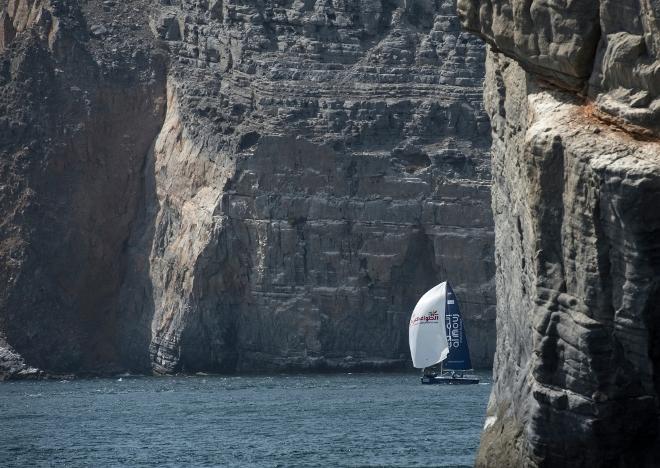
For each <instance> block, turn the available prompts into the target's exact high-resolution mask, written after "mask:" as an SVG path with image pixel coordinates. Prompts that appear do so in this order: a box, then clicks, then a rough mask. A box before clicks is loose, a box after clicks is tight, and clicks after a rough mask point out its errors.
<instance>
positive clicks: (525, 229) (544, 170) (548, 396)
mask: <svg viewBox="0 0 660 468" xmlns="http://www.w3.org/2000/svg"><path fill="white" fill-rule="evenodd" d="M458 8H459V12H460V13H461V15H462V20H463V22H464V24H465V25H466V26H467V27H468V28H470V29H472V30H474V31H476V32H477V33H478V34H481V35H482V36H483V37H484V39H486V40H487V41H488V42H490V43H491V44H493V45H494V46H495V47H496V49H497V52H495V51H493V52H489V54H488V60H487V78H486V85H485V93H484V96H485V106H486V109H487V112H488V114H489V115H490V118H491V123H492V128H493V211H494V216H495V239H496V241H495V244H496V249H495V258H496V266H497V274H496V278H497V302H498V305H497V328H498V332H497V333H498V338H497V351H496V357H495V370H494V378H495V383H494V388H493V392H492V395H491V400H490V404H489V409H488V415H487V419H486V425H485V428H484V433H483V437H482V441H481V448H480V453H479V458H478V460H477V465H478V466H490V467H500V466H569V467H596V466H598V467H610V466H630V467H639V466H649V467H652V466H658V464H659V463H660V454H659V453H658V447H659V446H660V445H659V444H658V435H659V428H658V422H659V412H658V395H659V392H660V379H659V375H660V351H659V350H660V333H659V330H660V305H659V304H660V302H659V300H660V211H659V210H658V204H659V203H660V143H659V142H658V141H659V140H658V136H657V130H658V127H657V125H658V119H657V96H658V94H657V87H658V86H659V84H660V80H659V79H658V76H657V74H656V72H655V70H657V66H658V65H657V64H658V62H657V49H656V47H657V46H656V42H657V38H658V37H660V36H659V31H658V26H657V24H658V23H657V21H658V18H660V16H659V14H660V3H658V2H657V1H647V2H638V1H632V0H626V1H618V2H610V1H601V2H597V1H577V2H570V4H564V3H562V2H522V1H520V2H518V1H493V2H490V1H468V0H466V1H463V0H459V2H458Z"/></svg>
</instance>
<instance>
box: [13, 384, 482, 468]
mask: <svg viewBox="0 0 660 468" xmlns="http://www.w3.org/2000/svg"><path fill="white" fill-rule="evenodd" d="M121 378H122V379H123V380H122V381H121V382H119V381H117V379H116V378H115V379H90V380H75V381H66V383H67V385H66V387H63V385H62V383H60V382H52V381H51V382H17V383H12V384H10V385H0V405H1V407H2V409H1V410H0V411H1V412H2V423H3V430H2V431H0V466H2V467H8V468H9V467H19V466H21V467H22V466H30V465H42V466H44V465H45V466H49V465H66V466H73V467H77V466H81V467H82V466H108V465H114V466H117V465H119V466H122V465H134V466H145V467H150V466H154V467H156V466H158V467H161V466H182V465H195V466H241V465H242V466H286V467H289V466H338V465H342V466H346V465H352V466H362V465H365V466H374V465H377V466H428V465H433V466H446V467H447V466H471V465H472V463H473V462H474V454H475V451H476V448H477V445H478V441H479V433H480V430H481V427H482V426H483V423H484V414H485V407H486V403H487V400H488V393H489V387H488V382H489V381H488V380H487V381H486V382H484V383H486V385H473V386H466V387H465V388H462V389H459V387H443V386H422V385H420V384H419V380H418V377H417V376H416V375H413V374H398V375H393V374H390V375H382V374H355V375H331V376H328V375H319V376H314V375H304V376H267V377H244V376H241V377H218V376H208V375H200V376H191V377H135V376H129V375H122V376H121ZM482 378H484V377H483V376H482ZM64 388H66V390H64ZM27 402H29V406H26V403H27Z"/></svg>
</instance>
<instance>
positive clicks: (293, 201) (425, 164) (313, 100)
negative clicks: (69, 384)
mask: <svg viewBox="0 0 660 468" xmlns="http://www.w3.org/2000/svg"><path fill="white" fill-rule="evenodd" d="M22 5H23V6H22V7H21V9H20V11H21V12H22V13H20V15H19V14H17V13H15V12H14V11H13V10H12V11H11V12H9V13H8V14H10V15H12V18H11V19H12V27H14V26H13V25H14V24H19V22H18V20H17V18H19V17H20V18H23V17H25V18H26V20H25V21H24V22H21V23H20V24H21V28H16V31H18V32H17V33H16V34H15V35H12V34H13V33H12V34H6V35H5V36H7V37H9V39H8V41H10V42H11V44H10V46H9V47H8V48H7V49H6V50H5V51H4V53H5V54H6V55H4V56H3V58H4V60H5V61H2V62H0V63H7V64H9V65H8V67H7V68H6V70H5V68H2V65H0V87H1V88H2V89H1V91H2V96H4V97H3V100H0V116H5V117H0V141H3V146H2V148H0V151H2V155H1V156H2V157H1V158H0V177H1V179H2V180H1V184H0V185H2V186H5V187H7V188H6V189H4V190H3V191H0V211H1V212H2V214H3V216H2V221H0V281H1V284H3V288H0V332H1V333H3V334H4V335H6V342H7V345H8V346H11V349H12V350H13V351H12V353H15V354H16V355H19V356H21V359H23V360H24V362H25V365H26V366H33V367H38V368H40V369H42V370H44V371H47V372H49V373H52V372H85V373H108V372H115V371H118V370H125V369H130V370H137V371H141V372H148V371H152V370H153V371H155V372H158V373H169V372H177V371H195V370H204V371H222V372H233V371H243V370H249V371H256V370H260V369H262V370H263V369H266V370H294V369H295V370H324V369H338V370H343V369H392V368H402V367H404V366H406V365H408V364H407V361H408V349H407V340H406V335H407V332H406V330H407V327H406V325H407V319H408V315H409V313H410V311H411V309H412V307H413V305H414V303H415V301H416V300H417V298H418V297H419V295H420V294H421V293H422V292H424V290H426V289H427V288H429V287H431V286H432V285H434V284H435V283H437V282H439V281H441V280H443V279H445V278H448V279H450V280H451V281H452V282H453V284H454V286H455V289H456V291H457V293H458V294H459V298H460V299H462V301H463V306H464V307H463V308H464V311H465V315H466V319H467V327H468V333H469V334H470V337H471V339H472V340H471V341H472V343H473V360H474V362H475V364H477V365H479V366H485V365H489V364H490V362H491V359H492V351H493V348H494V319H493V316H494V281H493V278H494V266H493V258H492V248H493V227H492V215H491V213H490V167H489V155H488V151H489V147H490V129H489V125H488V121H487V117H486V115H485V113H484V111H483V108H482V97H481V95H482V85H481V82H482V78H483V73H484V69H483V58H484V49H483V46H482V45H481V43H480V42H479V41H478V40H477V39H476V38H473V37H471V36H470V35H469V34H467V33H464V32H462V31H461V30H460V26H459V23H458V19H457V17H456V16H455V13H454V4H453V2H451V1H440V2H407V1H406V2H404V1H394V2H389V1H388V2H383V1H376V0H370V1H364V2H320V1H318V2H314V1H312V2H308V1H305V2H302V1H300V2H299V1H294V2H279V1H278V2H275V1H265V2H262V1H247V2H245V1H241V2H238V1H228V0H224V1H222V2H212V1H188V0H186V1H183V2H171V1H167V2H165V1H161V2H160V3H154V2H147V1H146V0H145V1H141V0H137V1H135V2H131V4H130V5H127V4H125V2H124V3H122V2H116V4H115V5H114V6H113V7H112V8H107V5H104V4H103V3H102V2H100V1H90V2H85V3H84V4H81V5H82V6H81V5H78V4H77V3H75V2H67V9H63V8H60V7H61V6H62V5H61V4H59V3H58V7H57V8H54V7H53V6H52V5H51V4H50V2H48V1H46V0H39V1H37V2H23V3H22ZM104 7H105V8H104ZM33 8H34V9H35V10H34V11H37V10H39V11H42V12H44V11H48V12H51V14H52V15H54V17H53V21H52V28H51V29H47V28H46V27H45V25H46V23H45V22H43V21H42V22H41V23H40V22H37V21H36V19H35V18H36V16H35V15H33V14H28V13H25V10H26V9H27V10H30V9H33ZM8 11H9V10H8ZM30 11H31V10H30ZM64 11H66V13H63V12H64ZM30 18H32V19H30ZM146 18H150V19H151V20H150V22H149V23H148V22H147V21H145V20H146ZM21 21H23V20H21ZM5 22H6V21H5ZM87 24H105V25H112V30H111V33H109V34H106V35H105V36H104V37H103V40H102V41H99V40H91V41H87V40H85V39H86V34H85V31H84V28H85V27H86V26H85V25H87ZM26 28H27V29H28V31H27V33H25V34H23V32H25V29H26ZM30 28H32V29H30ZM108 28H109V26H108ZM37 29H38V31H37ZM12 31H13V30H12ZM35 31H37V32H38V34H32V32H35ZM72 51H73V52H72ZM67 54H72V55H67ZM165 65H167V67H166V66H165ZM166 83H167V88H166V86H165V84H166ZM4 142H7V144H4ZM12 375H17V373H16V372H14V373H13V374H12Z"/></svg>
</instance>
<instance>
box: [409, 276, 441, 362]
mask: <svg viewBox="0 0 660 468" xmlns="http://www.w3.org/2000/svg"><path fill="white" fill-rule="evenodd" d="M446 296H447V283H446V282H444V283H440V284H439V285H437V286H436V287H434V288H433V289H431V290H429V291H427V292H426V294H424V295H423V296H422V298H421V299H420V300H419V302H417V305H416V306H415V310H414V311H413V313H412V317H410V325H409V328H408V340H409V342H410V355H411V356H412V361H413V366H415V367H416V368H418V369H422V368H424V367H429V366H432V365H433V364H437V363H439V362H440V361H443V360H444V359H446V358H447V354H449V346H448V345H447V334H446V332H445V307H446Z"/></svg>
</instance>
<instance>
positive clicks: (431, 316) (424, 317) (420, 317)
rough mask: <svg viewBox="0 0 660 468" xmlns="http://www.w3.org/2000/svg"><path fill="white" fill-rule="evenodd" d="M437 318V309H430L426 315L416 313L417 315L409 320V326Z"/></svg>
mask: <svg viewBox="0 0 660 468" xmlns="http://www.w3.org/2000/svg"><path fill="white" fill-rule="evenodd" d="M439 320H440V315H438V311H437V310H432V311H431V312H429V313H428V315H418V316H417V317H413V318H412V319H411V320H410V326H411V327H412V326H413V325H420V324H422V323H430V322H438V321H439Z"/></svg>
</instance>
